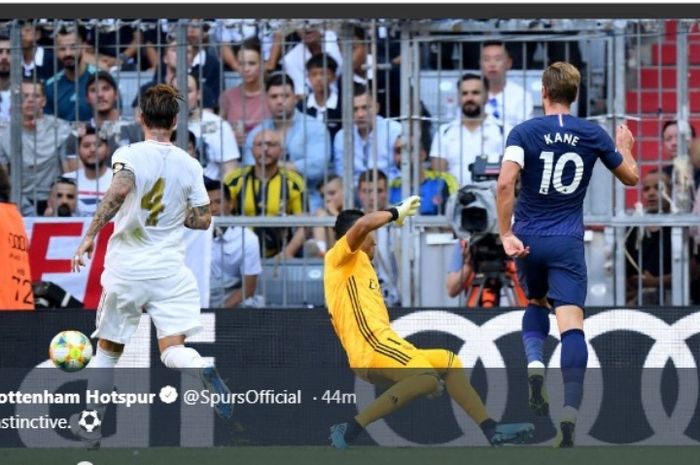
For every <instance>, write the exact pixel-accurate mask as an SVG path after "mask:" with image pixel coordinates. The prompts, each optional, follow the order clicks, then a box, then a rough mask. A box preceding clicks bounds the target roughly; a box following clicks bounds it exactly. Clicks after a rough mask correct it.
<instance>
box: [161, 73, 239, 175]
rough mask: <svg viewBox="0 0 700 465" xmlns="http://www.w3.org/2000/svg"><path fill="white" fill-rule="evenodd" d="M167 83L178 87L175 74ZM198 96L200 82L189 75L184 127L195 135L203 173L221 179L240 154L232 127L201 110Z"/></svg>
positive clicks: (213, 114)
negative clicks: (187, 113)
mask: <svg viewBox="0 0 700 465" xmlns="http://www.w3.org/2000/svg"><path fill="white" fill-rule="evenodd" d="M170 84H171V85H173V86H175V87H177V77H173V81H172V82H171V83H170ZM200 97H201V94H200V87H199V81H198V80H197V77H196V76H195V75H193V74H189V75H188V76H187V108H188V109H189V112H190V113H189V118H188V120H187V127H188V129H189V130H190V131H192V132H193V133H194V135H195V137H197V147H198V148H199V151H200V162H202V166H203V167H204V175H205V176H206V177H208V178H211V179H216V180H221V179H223V178H224V177H226V176H227V175H228V174H230V173H231V172H232V171H233V170H234V169H236V168H237V167H238V161H239V159H240V158H241V153H240V152H239V151H238V144H236V138H235V136H234V135H233V130H232V129H231V126H230V125H229V124H228V123H227V122H226V121H224V120H223V119H221V117H220V116H218V115H216V114H215V113H212V112H211V111H209V110H204V109H202V108H201V106H200Z"/></svg>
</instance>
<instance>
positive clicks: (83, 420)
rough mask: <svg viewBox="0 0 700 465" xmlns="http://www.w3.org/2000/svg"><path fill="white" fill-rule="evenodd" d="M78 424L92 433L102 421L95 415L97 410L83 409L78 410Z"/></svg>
mask: <svg viewBox="0 0 700 465" xmlns="http://www.w3.org/2000/svg"><path fill="white" fill-rule="evenodd" d="M78 424H79V425H80V427H81V428H83V429H84V430H85V431H87V432H88V433H92V432H93V431H94V430H95V428H97V427H98V426H100V425H101V424H102V422H101V421H100V417H99V416H98V415H97V410H83V411H82V412H80V419H79V420H78Z"/></svg>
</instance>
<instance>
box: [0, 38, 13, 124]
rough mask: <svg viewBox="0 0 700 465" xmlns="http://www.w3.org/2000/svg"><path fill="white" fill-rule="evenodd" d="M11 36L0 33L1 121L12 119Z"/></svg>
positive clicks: (6, 121)
mask: <svg viewBox="0 0 700 465" xmlns="http://www.w3.org/2000/svg"><path fill="white" fill-rule="evenodd" d="M10 84H11V82H10V38H9V37H7V36H5V35H0V123H8V122H9V121H10V105H11V104H12V94H11V93H10Z"/></svg>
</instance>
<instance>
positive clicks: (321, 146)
mask: <svg viewBox="0 0 700 465" xmlns="http://www.w3.org/2000/svg"><path fill="white" fill-rule="evenodd" d="M265 91H266V92H267V104H268V107H269V110H270V114H271V115H272V116H271V117H270V118H268V119H265V120H263V122H262V123H260V124H259V125H258V126H256V127H255V128H254V129H253V130H252V131H250V133H249V134H248V137H247V139H246V146H245V154H244V157H243V163H244V164H245V165H250V164H253V151H252V149H253V141H254V140H255V136H256V135H257V133H258V132H260V131H261V130H263V129H275V130H278V131H281V132H282V134H284V152H286V156H285V158H284V159H282V160H280V166H281V167H284V168H287V169H289V170H295V171H297V172H298V173H300V174H301V175H302V176H303V177H304V179H305V183H306V184H307V185H311V186H315V185H318V183H319V182H321V181H322V180H323V178H324V174H326V173H327V167H328V162H329V158H330V147H331V144H330V138H329V137H328V130H327V129H326V127H325V126H324V125H323V123H321V122H319V121H318V120H316V119H314V118H312V117H310V116H309V115H305V114H303V113H301V112H300V111H298V110H297V109H296V98H295V96H294V89H293V87H292V80H291V78H290V77H289V76H287V75H286V74H281V73H279V74H273V75H272V76H270V78H269V79H268V80H267V82H266V83H265ZM322 204H323V203H322V202H321V196H320V195H319V194H318V192H311V193H309V206H310V210H311V211H315V210H316V209H318V208H320V207H321V205H322Z"/></svg>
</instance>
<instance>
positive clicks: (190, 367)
mask: <svg viewBox="0 0 700 465" xmlns="http://www.w3.org/2000/svg"><path fill="white" fill-rule="evenodd" d="M160 360H161V361H162V362H163V365H165V366H166V367H168V368H174V369H176V370H180V371H183V372H185V373H188V374H190V375H192V376H196V377H198V376H199V369H200V368H203V367H204V366H205V365H206V364H205V363H204V359H203V358H202V356H201V355H199V352H197V351H196V350H194V349H193V348H191V347H185V346H183V345H176V346H170V347H168V348H167V349H165V350H164V351H163V353H162V354H160Z"/></svg>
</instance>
